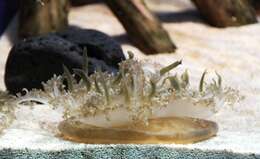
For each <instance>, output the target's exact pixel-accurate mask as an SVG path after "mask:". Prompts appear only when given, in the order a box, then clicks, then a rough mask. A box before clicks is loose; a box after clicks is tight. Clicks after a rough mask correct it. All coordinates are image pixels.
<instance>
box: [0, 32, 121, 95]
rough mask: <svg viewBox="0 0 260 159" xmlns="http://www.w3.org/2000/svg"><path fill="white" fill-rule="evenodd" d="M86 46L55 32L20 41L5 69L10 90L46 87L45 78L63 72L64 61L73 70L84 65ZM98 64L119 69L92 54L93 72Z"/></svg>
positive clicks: (90, 66)
mask: <svg viewBox="0 0 260 159" xmlns="http://www.w3.org/2000/svg"><path fill="white" fill-rule="evenodd" d="M82 63H83V58H82V49H81V48H79V47H78V46H77V45H75V44H73V43H71V42H69V41H67V40H64V39H62V38H60V37H58V36H55V35H48V36H40V37H35V38H30V39H27V40H23V41H21V42H19V43H17V44H16V45H15V46H14V47H13V48H12V49H11V52H10V53H9V57H8V59H7V63H6V69H5V77H4V78H5V84H6V87H7V90H8V91H9V92H10V93H12V94H16V93H18V92H20V91H21V90H22V89H23V88H27V89H28V90H30V89H32V88H42V84H41V82H43V81H47V80H48V79H50V78H51V77H53V75H54V74H56V75H60V74H62V73H63V68H62V64H64V65H66V66H67V67H68V68H69V69H70V70H71V69H72V68H82ZM97 67H101V69H102V70H103V71H110V72H111V71H113V72H114V71H116V70H115V68H113V67H110V66H108V65H106V64H105V62H103V61H101V60H97V59H95V58H89V73H93V72H94V70H96V68H97Z"/></svg>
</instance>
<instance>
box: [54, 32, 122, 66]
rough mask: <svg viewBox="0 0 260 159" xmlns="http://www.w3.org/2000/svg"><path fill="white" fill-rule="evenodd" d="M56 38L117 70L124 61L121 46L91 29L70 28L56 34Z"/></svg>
mask: <svg viewBox="0 0 260 159" xmlns="http://www.w3.org/2000/svg"><path fill="white" fill-rule="evenodd" d="M57 35H58V36H61V37H62V38H64V39H66V40H68V41H71V42H73V43H74V44H76V45H78V46H79V47H80V48H81V49H83V48H84V47H86V48H87V50H88V56H89V57H95V58H97V59H99V60H103V61H105V63H106V64H108V65H112V66H115V67H116V68H118V63H120V62H121V61H122V60H125V56H124V54H123V51H122V48H121V46H120V45H119V44H118V43H117V42H116V41H115V40H113V39H112V38H111V37H110V36H108V35H106V34H104V33H102V32H99V31H96V30H91V29H80V28H77V27H71V28H69V29H67V30H66V31H63V32H60V33H57Z"/></svg>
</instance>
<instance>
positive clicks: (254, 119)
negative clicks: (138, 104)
mask: <svg viewBox="0 0 260 159" xmlns="http://www.w3.org/2000/svg"><path fill="white" fill-rule="evenodd" d="M147 2H149V3H148V5H149V6H150V7H151V8H152V9H153V10H154V11H155V12H156V13H157V15H159V17H160V18H161V19H162V21H163V22H164V23H163V26H164V27H165V28H166V29H167V30H168V32H169V34H170V36H171V38H172V39H173V41H174V42H175V43H176V45H177V46H178V50H177V52H176V53H175V54H174V53H169V54H158V55H152V56H146V55H144V54H142V53H141V52H140V51H139V50H138V49H137V48H135V47H133V46H132V45H131V44H129V41H128V40H127V37H126V36H125V31H124V29H123V27H122V26H121V25H120V24H119V23H118V21H117V19H116V18H115V17H113V15H112V13H111V12H110V11H109V10H108V9H107V7H105V6H104V5H102V4H94V5H88V6H84V7H78V8H74V9H72V11H71V13H70V17H69V20H70V24H72V25H77V26H81V27H83V28H94V29H98V30H101V31H103V32H105V33H108V34H109V35H111V36H114V37H115V38H116V39H117V40H119V41H120V42H121V43H122V46H123V49H124V52H125V53H126V51H127V50H131V51H133V52H134V54H135V57H136V58H137V59H139V60H144V61H145V60H149V61H150V62H157V63H160V64H162V65H167V64H170V63H172V62H173V61H175V60H179V59H183V65H182V66H181V67H178V69H177V71H184V70H185V69H186V68H187V69H188V70H189V72H190V74H191V81H195V82H194V83H192V86H194V87H197V86H195V85H194V84H195V83H198V81H199V78H200V75H201V73H202V72H203V71H204V70H205V69H207V70H208V72H209V76H207V79H208V80H209V79H210V77H211V76H213V75H214V71H215V70H216V71H218V73H220V74H221V75H222V76H223V83H224V85H228V86H232V87H233V88H236V89H239V90H240V93H241V94H242V95H244V96H245V99H244V100H243V101H241V102H239V103H236V104H235V105H233V106H232V107H230V106H223V105H221V104H220V105H218V106H217V110H218V113H216V114H215V115H213V116H211V117H209V118H207V119H209V120H213V121H215V122H217V123H218V125H219V133H218V135H217V136H216V137H214V138H212V139H210V140H208V141H204V142H201V143H196V144H190V145H161V144H158V145H87V144H77V143H72V142H68V141H64V140H61V139H59V138H57V137H55V136H53V135H52V134H55V132H54V133H53V132H49V130H54V129H53V125H55V124H57V123H56V122H57V120H58V119H55V117H57V118H59V117H58V116H59V115H57V114H55V112H53V111H52V110H48V108H47V106H46V107H44V106H39V107H36V108H35V109H33V110H31V109H25V110H19V111H18V112H17V114H18V117H17V120H16V121H15V122H14V123H13V124H12V126H11V127H10V128H8V129H6V130H5V131H4V133H3V134H2V135H1V136H0V149H1V150H0V158H12V159H13V158H19V159H20V158H241V159H242V158H243V159H244V158H260V118H259V117H260V82H259V81H260V73H259V72H260V36H259V35H260V24H259V23H258V24H253V25H247V26H243V27H230V28H226V29H218V28H214V27H210V26H208V25H205V23H203V22H202V20H201V19H200V18H199V17H198V13H197V12H196V11H194V9H193V7H192V6H191V4H190V2H189V0H149V1H148V0H147ZM150 2H151V3H150ZM86 13H87V14H86ZM86 15H87V16H86ZM100 19H101V20H100ZM16 26H17V25H16V23H15V20H14V22H13V24H12V25H10V27H9V29H8V30H7V31H6V33H5V34H4V36H2V37H1V38H0V53H1V56H0V76H1V77H3V75H4V66H5V61H6V58H7V56H8V52H9V50H10V48H11V45H12V43H11V42H10V40H11V39H13V36H12V35H14V34H15V32H14V28H16ZM172 73H174V71H173V72H172ZM0 88H1V89H5V87H4V83H3V78H0Z"/></svg>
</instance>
